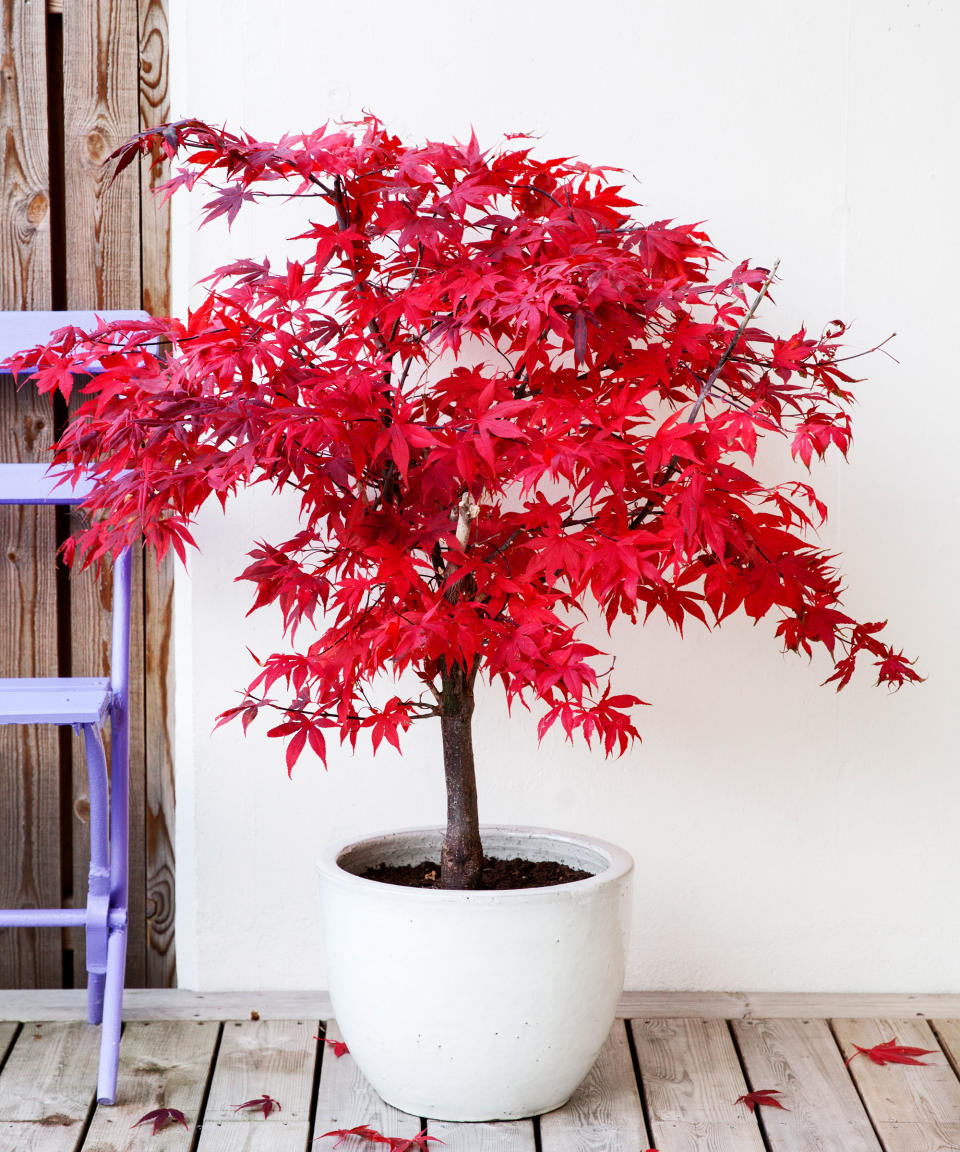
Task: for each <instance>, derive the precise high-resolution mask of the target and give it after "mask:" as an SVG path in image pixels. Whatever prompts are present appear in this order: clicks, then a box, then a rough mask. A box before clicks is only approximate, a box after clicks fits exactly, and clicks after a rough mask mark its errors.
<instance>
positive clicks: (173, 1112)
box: [130, 1108, 188, 1136]
mask: <svg viewBox="0 0 960 1152" xmlns="http://www.w3.org/2000/svg"><path fill="white" fill-rule="evenodd" d="M149 1120H152V1121H153V1131H152V1132H151V1133H150V1135H151V1136H156V1134H157V1133H158V1132H159V1131H160V1129H161V1128H165V1127H166V1126H167V1125H168V1124H182V1125H183V1126H184V1128H187V1127H188V1125H187V1120H186V1117H185V1116H184V1114H183V1113H182V1112H181V1111H180V1109H179V1108H155V1109H154V1110H153V1111H152V1112H148V1113H147V1114H146V1116H141V1117H140V1119H139V1120H138V1121H137V1122H136V1124H131V1125H130V1127H131V1128H139V1127H140V1125H141V1124H146V1123H147V1121H149Z"/></svg>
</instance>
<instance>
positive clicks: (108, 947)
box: [0, 312, 146, 1104]
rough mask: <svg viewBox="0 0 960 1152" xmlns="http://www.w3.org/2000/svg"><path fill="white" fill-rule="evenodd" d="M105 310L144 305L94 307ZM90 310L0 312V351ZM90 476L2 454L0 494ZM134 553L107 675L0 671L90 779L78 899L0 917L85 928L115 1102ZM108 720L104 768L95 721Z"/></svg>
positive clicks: (110, 1097)
mask: <svg viewBox="0 0 960 1152" xmlns="http://www.w3.org/2000/svg"><path fill="white" fill-rule="evenodd" d="M97 315H98V316H100V317H101V318H102V319H104V320H107V319H114V318H117V319H119V318H121V317H122V318H142V317H144V316H146V313H144V312H123V313H119V312H100V313H98V314H97ZM95 322H96V321H95V318H94V314H93V313H89V312H88V313H76V312H73V313H67V312H60V313H56V312H43V313H37V312H32V313H31V312H19V313H0V358H2V356H3V355H5V354H7V353H10V352H13V351H15V350H16V349H18V348H22V347H24V346H29V345H30V344H31V343H38V342H41V341H44V340H46V338H47V337H48V336H49V334H50V333H51V332H53V331H55V330H56V329H57V328H61V327H63V326H65V325H67V324H77V325H78V326H84V325H89V326H90V327H92V326H93V325H94V324H95ZM93 487H94V482H93V481H92V480H84V481H80V482H79V483H77V484H76V485H75V486H74V485H72V484H71V482H70V481H69V480H66V481H64V480H63V477H62V475H58V474H57V470H56V469H50V470H49V471H48V466H47V465H46V464H0V504H25V505H31V504H32V505H57V504H79V503H81V502H82V501H83V500H84V499H86V497H87V496H88V495H89V494H90V492H91V491H92V490H93ZM130 590H131V558H130V550H129V548H128V549H125V550H124V551H123V552H122V553H121V554H120V555H119V556H118V557H117V559H116V561H115V563H114V567H113V634H112V643H111V655H110V675H109V677H107V678H104V677H97V678H81V677H71V678H43V679H41V678H22V679H2V678H0V724H56V725H70V726H71V727H72V728H73V729H74V730H75V731H78V732H82V733H83V737H84V750H85V753H86V760H87V776H88V780H89V788H90V873H89V885H88V889H87V903H86V907H85V908H11V909H0V927H3V928H16V927H30V928H53V927H64V926H77V927H83V928H85V929H86V960H87V1020H88V1021H89V1022H90V1023H91V1024H101V1036H100V1064H99V1071H98V1075H97V1099H98V1101H99V1103H101V1104H113V1103H115V1101H116V1093H117V1064H118V1061H119V1056H120V1030H121V1024H122V1019H121V1012H122V1003H123V981H124V967H125V964H126V954H127V907H128V889H129V881H128V841H129V821H128V806H129V733H130V716H129V700H130ZM107 721H109V723H110V730H111V753H110V772H109V776H108V772H107V759H106V754H105V751H104V745H103V738H102V736H101V731H102V729H103V727H104V726H105V725H106V723H107Z"/></svg>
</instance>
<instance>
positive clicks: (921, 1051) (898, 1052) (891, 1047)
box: [844, 1036, 936, 1065]
mask: <svg viewBox="0 0 960 1152" xmlns="http://www.w3.org/2000/svg"><path fill="white" fill-rule="evenodd" d="M854 1048H856V1052H854V1054H853V1056H848V1057H847V1059H846V1060H845V1061H844V1063H845V1064H849V1063H850V1061H851V1060H852V1059H853V1058H854V1056H869V1057H870V1059H871V1060H872V1061H873V1062H874V1064H923V1065H927V1064H929V1063H930V1061H929V1060H915V1059H914V1057H915V1056H930V1055H931V1054H932V1053H934V1052H935V1051H936V1049H935V1048H910V1047H908V1046H907V1045H906V1044H898V1043H897V1038H896V1036H894V1038H893V1039H892V1040H885V1041H884V1042H883V1043H882V1044H874V1046H873V1047H872V1048H861V1047H860V1045H859V1044H854Z"/></svg>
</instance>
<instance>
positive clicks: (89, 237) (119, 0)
mask: <svg viewBox="0 0 960 1152" xmlns="http://www.w3.org/2000/svg"><path fill="white" fill-rule="evenodd" d="M138 43H139V25H138V20H137V0H87V2H86V3H83V4H67V5H65V7H64V12H63V102H64V139H65V184H66V205H65V207H66V213H65V229H66V246H67V251H66V281H67V293H66V295H67V300H66V306H67V307H68V308H136V307H139V305H140V239H139V232H140V195H139V192H140V190H139V186H138V181H137V179H136V177H135V175H128V176H127V177H125V178H121V179H119V180H117V181H116V182H115V183H114V184H112V185H111V184H110V178H111V173H110V172H109V170H108V169H106V168H104V167H103V162H104V160H106V158H107V156H108V155H109V154H110V152H112V151H113V149H114V148H116V147H117V146H118V145H119V144H121V143H122V142H123V141H124V140H125V139H127V138H128V137H129V136H132V135H134V133H136V131H137V128H138V126H139V110H138V107H137V105H138V91H139V62H138V54H139V53H138Z"/></svg>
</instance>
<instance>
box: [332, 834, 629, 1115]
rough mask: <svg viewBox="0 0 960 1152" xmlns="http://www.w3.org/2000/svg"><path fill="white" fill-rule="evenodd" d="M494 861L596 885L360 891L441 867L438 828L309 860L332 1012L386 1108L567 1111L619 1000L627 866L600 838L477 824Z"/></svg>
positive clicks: (416, 1111) (618, 852)
mask: <svg viewBox="0 0 960 1152" xmlns="http://www.w3.org/2000/svg"><path fill="white" fill-rule="evenodd" d="M481 837H482V840H483V845H484V852H485V853H486V854H487V855H490V856H499V857H505V858H511V857H514V856H520V857H522V858H524V859H528V860H557V861H559V862H561V863H564V864H568V865H570V866H571V867H574V868H582V869H584V870H586V871H589V872H591V873H594V874H593V875H591V876H590V877H589V878H588V879H586V880H577V881H574V882H572V883H568V884H558V885H555V886H552V887H545V888H524V889H513V890H507V891H492V892H485V891H449V890H446V889H423V888H405V887H400V886H397V885H392V884H382V883H378V882H376V881H371V880H364V879H362V878H361V877H360V876H359V875H357V873H360V872H363V871H364V870H365V869H366V868H368V867H371V866H373V865H376V864H380V863H390V864H415V863H419V862H420V861H421V860H424V859H433V860H437V859H439V853H440V845H441V843H442V839H443V829H441V828H420V829H409V830H404V831H399V832H389V833H383V834H381V835H377V836H371V837H368V838H365V839H363V840H358V841H352V842H350V843H348V844H341V845H337V846H334V847H332V848H331V849H329V850H328V851H327V852H326V853H324V855H323V856H322V857H321V859H320V860H319V861H318V869H319V874H320V902H321V913H322V919H323V927H324V940H325V951H326V954H327V973H328V979H329V987H330V995H331V998H332V1000H333V1006H334V1012H335V1014H336V1017H337V1022H338V1025H339V1027H340V1030H341V1032H342V1033H343V1036H344V1039H345V1040H346V1042H347V1044H348V1045H349V1047H350V1051H351V1054H352V1055H353V1056H354V1058H355V1059H356V1061H357V1063H358V1065H359V1067H360V1069H361V1071H362V1072H363V1073H364V1074H365V1075H366V1076H367V1078H368V1079H369V1081H370V1083H371V1084H372V1085H373V1087H374V1089H375V1090H376V1091H377V1092H378V1093H379V1094H380V1096H382V1097H383V1099H384V1100H386V1101H387V1102H388V1103H389V1104H392V1105H394V1106H395V1107H397V1108H400V1109H401V1110H402V1111H404V1112H409V1113H411V1114H413V1115H415V1116H428V1117H431V1118H434V1119H442V1120H460V1121H467V1120H474V1121H476V1120H494V1119H504V1120H505V1119H516V1118H518V1117H522V1116H532V1115H538V1114H540V1113H542V1112H547V1111H550V1110H551V1109H553V1108H557V1107H559V1106H560V1105H561V1104H563V1103H564V1102H565V1101H566V1100H567V1099H568V1098H569V1096H570V1094H571V1093H572V1092H573V1090H574V1089H575V1088H576V1087H577V1085H578V1084H579V1083H580V1081H581V1080H582V1079H583V1077H584V1076H585V1075H586V1074H587V1072H588V1071H589V1070H590V1067H591V1066H592V1064H593V1062H594V1060H595V1059H596V1057H597V1054H598V1053H599V1051H600V1048H601V1047H602V1045H603V1043H604V1041H605V1040H606V1037H607V1034H608V1032H609V1030H610V1026H611V1024H612V1023H613V1018H614V1014H615V1011H616V1006H617V1002H618V999H619V996H620V993H621V991H622V989H623V976H624V965H625V959H626V944H627V932H628V925H629V915H628V913H629V908H628V905H629V898H630V885H631V878H632V870H633V862H632V860H631V859H630V856H629V855H628V854H627V853H626V852H624V851H623V850H622V849H620V848H617V847H615V846H614V845H612V844H607V843H606V842H604V841H599V840H595V839H591V838H590V837H586V836H579V835H576V834H573V833H566V832H554V831H551V830H548V829H536V828H510V827H499V826H496V827H493V826H491V827H484V828H482V829H481Z"/></svg>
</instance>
